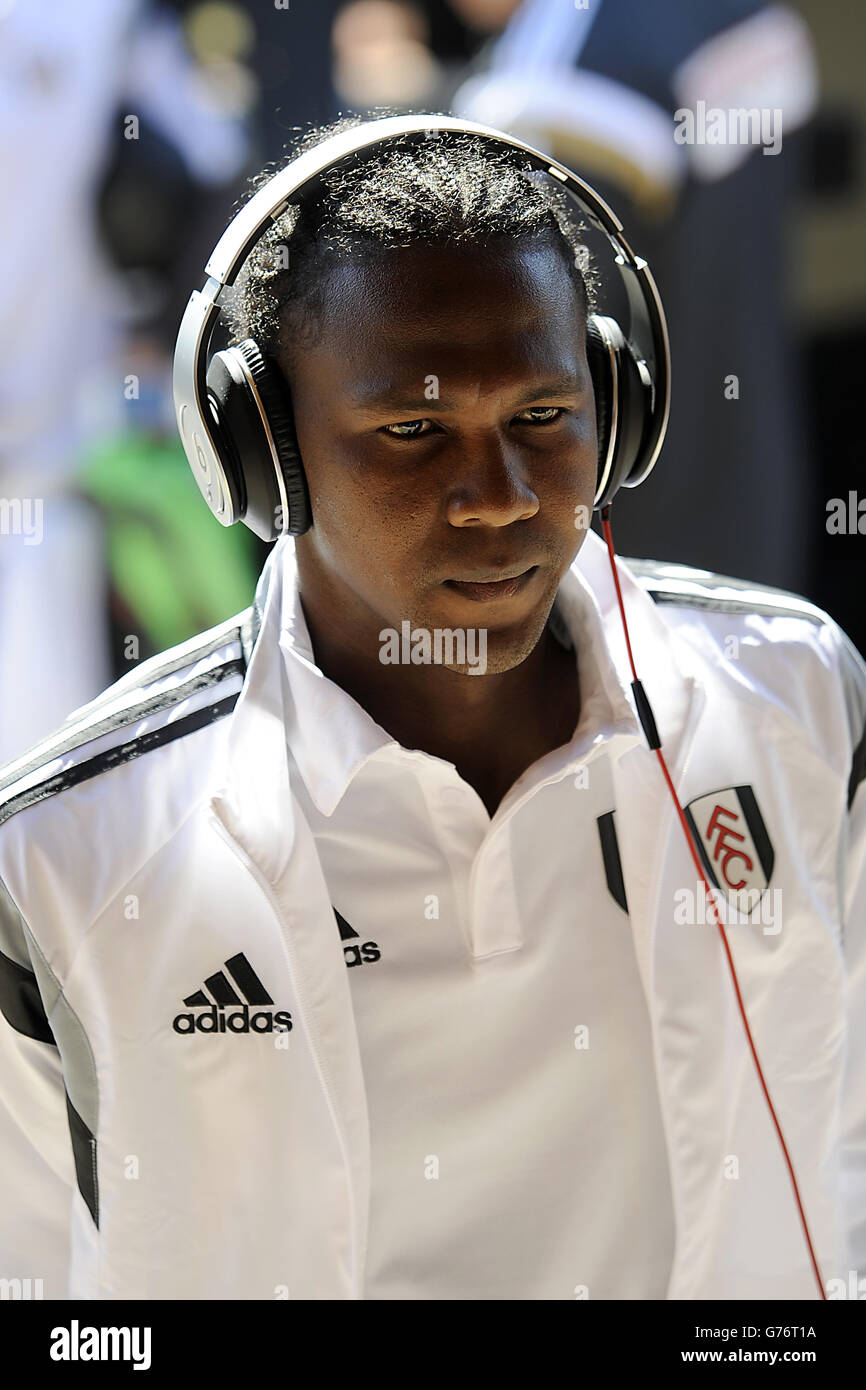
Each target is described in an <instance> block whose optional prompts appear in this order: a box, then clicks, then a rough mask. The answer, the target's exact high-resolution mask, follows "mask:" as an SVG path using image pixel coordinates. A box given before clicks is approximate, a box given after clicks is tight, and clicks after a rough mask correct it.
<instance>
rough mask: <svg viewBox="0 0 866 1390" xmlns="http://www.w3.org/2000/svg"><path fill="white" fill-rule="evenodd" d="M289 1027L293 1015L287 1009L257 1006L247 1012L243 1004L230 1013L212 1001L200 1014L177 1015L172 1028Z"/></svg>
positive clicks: (245, 1029) (257, 1030)
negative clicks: (254, 1010)
mask: <svg viewBox="0 0 866 1390" xmlns="http://www.w3.org/2000/svg"><path fill="white" fill-rule="evenodd" d="M291 1027H292V1015H291V1014H290V1013H289V1012H288V1010H287V1009H278V1010H277V1012H276V1013H273V1012H272V1011H271V1010H270V1009H258V1010H257V1011H256V1012H255V1013H254V1014H251V1013H250V1010H249V1006H248V1005H247V1004H244V1005H243V1006H242V1007H241V1008H240V1009H233V1010H232V1011H231V1013H228V1014H227V1013H225V1012H224V1011H223V1010H222V1009H219V1010H217V1007H216V1005H215V1004H213V1005H212V1006H211V1007H210V1008H209V1009H202V1011H201V1012H200V1013H195V1014H194V1013H186V1014H176V1015H175V1018H174V1022H173V1023H172V1028H173V1029H174V1031H175V1032H176V1033H195V1032H199V1033H288V1032H290V1031H291Z"/></svg>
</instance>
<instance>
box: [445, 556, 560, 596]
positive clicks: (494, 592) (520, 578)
mask: <svg viewBox="0 0 866 1390" xmlns="http://www.w3.org/2000/svg"><path fill="white" fill-rule="evenodd" d="M488 573H489V572H488ZM494 573H495V571H494ZM500 573H504V578H501V579H494V578H489V579H475V578H473V579H446V580H445V588H446V589H453V590H454V592H455V593H457V594H462V596H463V597H464V598H468V599H473V600H474V601H475V602H476V603H490V602H493V601H494V600H495V599H503V598H514V597H516V595H517V594H520V593H522V592H523V590H524V589H526V588H527V587H528V586H529V585H530V584H531V583H532V580H533V578H534V576H535V575H536V574H537V573H538V566H537V565H531V566H530V567H529V568H528V569H523V570H520V571H516V570H515V569H514V567H512V568H511V570H510V571H509V570H508V569H506V570H505V571H504V572H502V571H500Z"/></svg>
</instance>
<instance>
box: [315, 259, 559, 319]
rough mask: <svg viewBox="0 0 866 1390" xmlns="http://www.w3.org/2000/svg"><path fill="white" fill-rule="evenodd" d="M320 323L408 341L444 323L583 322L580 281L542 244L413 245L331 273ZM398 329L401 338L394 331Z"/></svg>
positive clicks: (324, 290) (324, 284)
mask: <svg viewBox="0 0 866 1390" xmlns="http://www.w3.org/2000/svg"><path fill="white" fill-rule="evenodd" d="M321 299H322V303H323V307H324V309H325V320H326V323H327V324H328V325H330V326H331V327H333V328H335V329H343V330H346V329H351V332H352V333H353V334H354V333H358V332H364V331H365V329H366V330H367V331H368V332H375V333H377V334H381V333H383V332H384V333H386V334H387V335H388V336H389V337H391V336H392V335H394V336H397V337H398V339H402V340H403V341H405V340H406V338H407V336H421V335H423V334H424V333H425V332H434V331H436V330H437V329H438V330H441V328H442V325H443V321H444V320H446V319H449V320H454V321H455V322H457V323H461V324H462V323H465V324H470V323H471V322H472V321H473V320H474V319H478V318H481V317H482V316H483V318H485V319H490V320H491V321H494V322H495V321H496V320H508V319H509V318H511V319H515V318H516V320H517V321H518V322H521V321H522V322H526V323H528V322H530V321H533V320H534V321H536V322H538V323H539V324H541V323H543V322H544V321H545V320H546V319H547V318H549V317H550V316H551V315H552V314H553V315H555V317H556V318H557V319H559V318H560V317H561V316H562V315H566V316H574V317H575V318H577V319H580V318H582V316H583V309H584V306H583V303H582V302H581V301H582V296H581V294H580V290H579V279H578V280H576V279H575V278H574V277H573V276H572V275H571V274H570V272H569V267H568V265H567V263H566V260H565V257H564V255H563V254H562V253H561V252H560V251H559V249H558V248H557V247H556V246H554V245H552V244H551V243H550V242H549V241H548V240H546V239H545V240H541V239H532V240H527V241H513V240H510V241H509V240H503V239H500V240H499V241H498V242H497V243H496V244H495V245H474V244H472V245H470V246H468V247H464V246H459V245H448V246H427V245H423V244H422V245H413V246H407V247H398V248H392V249H390V250H389V251H388V252H387V253H386V254H383V252H382V251H381V250H377V252H376V254H375V255H374V256H372V257H368V258H361V259H359V260H357V261H352V262H347V263H343V264H338V265H335V266H331V267H330V268H329V269H328V271H327V272H326V273H325V275H324V277H323V280H322V285H321ZM400 330H402V332H401V331H400Z"/></svg>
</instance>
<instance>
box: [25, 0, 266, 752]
mask: <svg viewBox="0 0 866 1390" xmlns="http://www.w3.org/2000/svg"><path fill="white" fill-rule="evenodd" d="M113 141H114V142H115V143H116V142H117V141H127V142H128V148H144V147H145V146H147V148H148V149H150V150H153V148H154V147H155V146H156V147H160V148H161V149H162V150H163V151H165V150H167V149H170V150H173V151H175V153H176V156H177V159H178V160H179V162H180V164H181V167H182V168H183V169H184V171H185V174H186V177H187V179H188V181H189V182H190V183H191V184H192V185H193V186H199V187H207V186H209V185H214V184H219V183H222V182H225V181H226V180H229V179H231V178H233V177H234V176H235V175H236V174H237V173H238V172H239V170H240V167H241V165H242V162H243V159H244V157H245V152H246V144H245V138H244V134H243V129H242V125H241V123H240V122H239V121H238V118H237V115H236V113H234V112H233V111H231V110H226V109H224V108H223V107H222V106H221V103H220V99H219V93H218V91H217V89H216V88H215V86H214V85H212V84H211V85H209V84H208V83H207V82H206V81H205V80H204V76H203V73H202V71H201V70H200V69H199V68H198V67H197V65H196V64H195V63H194V62H193V60H192V58H191V56H190V54H189V52H188V50H187V48H186V45H185V42H184V38H183V33H182V29H181V25H180V21H179V19H178V16H177V15H176V14H174V13H172V12H171V11H170V10H168V9H162V8H159V7H156V6H151V5H148V4H145V3H142V0H81V3H78V4H76V5H75V6H74V7H73V6H67V7H59V8H54V7H52V9H51V11H50V12H49V11H47V10H46V9H45V8H44V7H41V6H34V5H25V4H24V3H21V0H0V151H2V154H0V158H2V174H3V185H4V187H5V188H6V189H7V197H8V204H7V213H6V216H5V218H4V221H3V229H2V237H3V249H4V261H5V265H6V271H7V273H6V274H5V275H4V277H3V283H2V287H0V324H2V338H3V341H4V342H5V344H6V347H5V349H4V353H5V359H6V360H5V362H4V363H3V368H2V371H0V761H2V760H5V759H7V758H9V757H11V756H12V755H13V754H15V753H18V752H20V751H22V749H24V748H25V747H27V746H28V745H30V744H32V743H33V742H34V741H35V740H36V739H37V738H38V737H39V736H40V735H42V734H44V733H46V732H47V731H48V730H49V729H50V728H52V727H54V726H55V725H56V724H57V723H58V722H59V721H60V720H61V719H62V718H64V717H65V716H66V715H67V714H68V713H69V712H70V711H71V710H72V709H74V708H75V707H77V706H79V705H81V704H82V703H83V702H85V701H86V700H89V699H91V698H93V697H94V696H95V695H96V694H97V693H98V691H99V690H100V689H102V688H103V686H104V685H105V682H106V680H107V679H108V678H109V677H110V674H111V653H110V644H109V627H108V621H107V576H106V572H105V560H104V553H103V550H104V532H103V525H102V520H101V516H100V510H99V507H98V506H94V503H93V500H92V498H88V497H87V496H86V495H85V491H84V489H83V488H82V487H81V486H79V484H80V482H81V471H82V461H83V460H84V459H85V458H86V456H87V455H88V452H89V451H90V450H92V449H93V448H94V446H95V445H96V443H97V442H98V441H99V440H101V439H102V438H103V437H104V436H106V435H108V434H110V433H111V432H112V431H113V430H116V429H118V428H122V427H124V425H125V424H128V420H126V419H125V417H124V405H125V399H126V400H128V399H129V398H130V393H129V390H126V396H125V387H127V388H128V386H129V383H130V382H132V381H135V383H136V386H135V389H136V390H138V384H139V374H138V372H137V371H136V366H137V365H138V363H137V357H136V353H135V352H134V351H132V350H129V349H127V347H126V346H125V334H126V331H127V325H128V323H129V322H130V321H134V319H135V317H136V313H137V312H139V311H140V305H138V304H136V301H135V296H134V295H133V296H132V297H130V287H129V285H128V284H125V283H123V282H122V280H121V279H120V278H119V277H118V275H117V272H116V269H115V267H114V266H113V264H112V250H113V248H111V247H109V246H108V245H107V244H106V238H105V231H106V224H105V220H104V217H103V216H102V212H103V211H104V209H103V208H102V207H101V205H100V199H101V194H102V192H103V191H104V184H105V178H106V170H107V167H108V166H110V164H111V162H112V142H113ZM139 141H140V142H141V145H140V146H138V145H137V143H136V142H139ZM158 182H159V181H158V179H157V180H156V186H158ZM148 207H149V210H150V215H151V216H153V217H157V215H158V210H159V209H158V205H157V204H156V203H150V204H148ZM145 212H146V214H147V207H146V209H145ZM141 234H142V235H143V236H146V234H147V228H146V227H142V228H141ZM146 356H147V354H146V352H145V354H144V360H146ZM144 379H145V381H146V380H147V373H146V372H145V373H144ZM141 399H142V397H141V393H140V392H139V394H138V401H141Z"/></svg>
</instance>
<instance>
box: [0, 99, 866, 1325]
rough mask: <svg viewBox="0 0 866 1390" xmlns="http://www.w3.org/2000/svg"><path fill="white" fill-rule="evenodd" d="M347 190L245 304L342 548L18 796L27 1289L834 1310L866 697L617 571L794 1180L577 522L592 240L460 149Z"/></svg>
mask: <svg viewBox="0 0 866 1390" xmlns="http://www.w3.org/2000/svg"><path fill="white" fill-rule="evenodd" d="M350 124H351V122H350ZM321 135H322V132H317V133H314V135H313V136H312V137H308V143H309V144H312V143H315V142H316V141H317V140H318V139H320V138H321ZM322 182H323V188H322V191H321V194H320V196H318V197H317V198H316V199H315V200H310V202H309V204H308V205H302V206H301V208H300V210H298V209H297V208H294V207H292V208H290V209H288V210H287V212H286V214H285V217H284V218H283V219H279V218H278V219H277V221H276V223H275V224H274V226H273V228H272V229H271V231H269V232H268V233H267V234H266V235H265V236H264V237H262V238H261V240H260V242H259V244H258V246H257V247H256V248H255V250H254V251H253V252H252V253H251V255H250V259H249V262H248V265H247V270H246V273H245V276H244V278H243V281H242V283H241V286H240V287H239V290H238V293H237V295H236V297H235V303H234V305H233V310H232V312H233V317H234V335H235V338H236V339H237V340H241V339H246V338H247V337H249V336H253V337H254V338H255V340H256V342H257V343H258V344H259V346H260V348H261V349H262V352H263V353H264V354H265V355H266V356H267V358H268V359H269V360H271V361H272V363H273V364H275V365H276V367H277V368H278V370H279V372H280V373H281V377H282V379H283V380H284V382H285V387H286V391H288V390H289V388H290V389H291V399H292V406H293V414H294V428H295V431H296V435H297V446H298V449H299V452H300V456H301V458H302V459H303V464H304V469H305V474H306V484H307V488H308V492H309V501H310V504H311V509H312V517H313V524H312V526H311V527H310V529H309V530H307V531H306V532H305V533H304V534H302V535H299V536H298V538H297V540H292V539H291V538H290V537H286V538H284V539H283V540H281V541H280V542H279V543H278V545H277V546H276V547H275V549H274V551H273V552H272V554H271V556H270V558H269V561H268V564H267V566H266V568H265V572H264V574H263V576H262V580H261V582H260V585H259V589H258V592H257V597H256V603H255V604H254V606H253V608H252V609H251V610H249V611H248V612H247V613H246V614H243V615H239V617H238V618H237V619H236V620H233V621H231V622H229V623H227V624H224V625H223V626H222V627H220V628H218V629H215V630H213V631H212V632H210V633H206V634H203V636H202V637H201V638H198V639H194V640H193V641H191V642H189V643H186V644H184V646H182V647H180V648H176V649H174V650H173V651H171V652H169V653H165V654H164V655H163V656H162V657H160V658H156V659H154V660H153V661H151V662H148V663H146V664H145V665H144V666H142V667H140V668H139V669H138V670H137V671H136V672H134V673H131V674H130V676H129V677H127V678H126V679H125V680H124V681H121V682H120V683H119V684H118V685H116V686H115V687H113V688H112V690H110V691H109V692H107V693H106V695H104V696H103V697H102V699H101V700H100V701H97V702H96V703H95V704H93V705H91V706H89V707H87V708H86V709H85V710H83V711H79V713H78V714H77V715H76V716H74V717H73V718H72V719H71V720H69V721H67V724H66V725H65V726H64V727H63V729H61V730H60V731H59V732H58V734H57V735H56V736H55V738H54V739H53V740H49V741H48V742H47V743H46V744H45V745H43V746H41V747H40V748H38V749H36V750H35V751H34V752H33V753H32V755H31V756H30V757H29V758H28V759H23V760H20V761H19V762H18V763H17V764H14V765H11V766H10V767H9V768H7V769H6V772H5V774H4V777H3V779H2V782H0V786H2V791H0V821H2V824H0V881H2V883H3V884H4V885H5V886H4V888H3V889H2V898H0V901H2V912H0V923H2V930H3V944H2V950H3V953H4V959H3V961H2V962H0V964H2V965H3V974H2V991H0V1000H2V1004H3V1013H4V1015H5V1019H4V1020H3V1021H2V1026H3V1032H2V1046H3V1052H4V1064H3V1070H2V1093H0V1099H2V1114H0V1122H2V1124H0V1155H2V1165H3V1168H2V1180H3V1190H4V1192H5V1193H6V1194H7V1197H8V1200H9V1203H10V1205H8V1206H7V1208H6V1210H5V1211H4V1215H3V1219H2V1224H0V1273H2V1274H3V1275H5V1276H6V1277H18V1278H22V1279H23V1278H26V1277H30V1276H35V1275H37V1274H38V1275H39V1276H40V1277H42V1278H43V1279H45V1281H46V1294H47V1296H54V1297H57V1296H65V1295H67V1294H68V1295H70V1296H73V1297H93V1298H134V1297H160V1298H249V1299H262V1298H284V1297H289V1298H337V1299H342V1298H363V1299H454V1298H456V1299H485V1298H496V1299H499V1298H520V1299H573V1298H587V1297H589V1298H591V1299H599V1298H608V1299H654V1298H665V1297H667V1298H671V1299H683V1298H685V1299H704V1298H712V1297H723V1298H803V1297H810V1298H814V1297H819V1296H825V1295H826V1294H827V1293H828V1292H830V1293H832V1287H835V1285H833V1286H832V1287H831V1286H829V1281H831V1280H838V1279H843V1280H844V1279H845V1278H847V1274H848V1271H849V1269H850V1268H855V1269H856V1268H857V1266H858V1263H859V1262H860V1261H862V1259H863V1258H864V1244H866V1165H864V1159H863V1152H864V1127H866V1105H864V1097H863V1093H862V1081H860V1079H859V1071H861V1070H862V1069H858V1062H859V1061H860V1060H862V1056H863V1046H864V1033H863V1030H864V1022H863V1020H864V1008H863V998H862V990H863V972H864V959H866V953H864V942H863V932H864V911H863V908H864V903H863V896H864V867H863V861H864V846H866V826H864V817H866V793H864V791H863V788H862V779H863V772H864V768H863V747H864V745H863V743H862V734H863V727H864V722H866V670H864V668H863V665H862V663H861V661H860V659H859V657H858V656H857V654H856V653H855V652H854V651H853V649H852V648H851V647H850V644H848V643H847V641H846V639H845V638H844V636H843V634H841V633H840V632H839V630H838V628H836V626H835V625H834V624H833V623H832V621H831V620H830V619H829V618H828V617H827V616H826V615H824V614H822V613H820V612H819V611H818V610H816V609H814V608H813V607H812V606H811V605H809V604H807V603H805V602H804V601H802V600H800V599H797V598H795V597H792V596H789V595H783V594H782V595H780V594H779V593H778V592H776V591H770V590H761V591H756V590H752V589H750V588H749V587H748V586H739V587H738V585H737V583H736V581H729V580H724V579H720V578H719V577H718V576H713V575H709V574H707V573H706V572H703V571H692V570H686V569H683V568H681V567H678V566H664V565H656V564H649V565H647V564H646V563H644V564H642V565H641V566H638V567H637V568H636V570H635V571H634V572H631V571H630V570H629V568H628V566H627V565H625V564H623V563H622V562H619V564H618V567H617V581H618V584H619V587H620V589H621V591H622V596H623V600H624V604H625V609H626V612H627V615H628V622H629V632H630V636H631V646H632V648H633V651H634V654H635V657H636V660H637V663H638V666H639V668H640V670H641V674H642V676H643V679H644V683H645V686H646V690H647V693H648V695H649V698H650V699H651V701H652V707H653V712H654V715H655V718H656V721H657V723H658V727H659V731H660V733H661V736H662V739H663V744H664V750H665V756H666V760H667V765H668V767H669V768H670V771H671V776H672V778H673V780H674V782H675V784H676V787H677V791H678V794H679V798H680V801H681V802H682V804H683V805H684V806H687V807H688V808H689V809H688V814H689V817H690V819H691V821H692V824H693V826H694V827H695V828H696V833H697V834H698V836H699V840H700V843H701V844H702V846H703V851H704V858H705V860H706V864H707V872H708V874H710V875H711V876H712V877H713V882H714V884H716V885H718V888H719V891H718V893H717V895H716V896H715V897H713V898H712V899H711V902H717V903H718V905H719V910H720V911H723V912H728V911H730V912H731V914H732V916H731V919H730V924H729V925H728V926H727V942H728V946H729V948H730V950H731V953H732V956H733V958H734V959H735V963H736V969H737V976H738V980H739V986H738V987H739V989H740V990H741V992H742V995H743V1000H744V1005H745V1010H746V1013H747V1015H748V1022H749V1025H750V1030H751V1031H750V1035H749V1036H750V1037H753V1039H754V1044H755V1046H756V1049H757V1053H758V1055H759V1056H760V1059H761V1063H762V1067H763V1071H762V1076H763V1077H764V1078H765V1079H766V1083H767V1085H768V1087H769V1092H770V1094H771V1096H772V1100H773V1103H774V1106H775V1109H774V1112H773V1113H774V1114H777V1115H778V1117H779V1121H780V1124H781V1129H782V1131H783V1134H784V1139H785V1143H786V1147H785V1149H784V1150H783V1149H782V1146H781V1144H780V1143H779V1142H778V1136H777V1133H776V1129H775V1128H774V1124H773V1120H772V1117H771V1114H770V1112H769V1109H768V1106H767V1102H766V1097H765V1094H764V1091H763V1087H762V1083H761V1079H760V1078H759V1076H758V1074H757V1071H756V1068H755V1067H754V1066H753V1059H752V1056H751V1055H750V1050H749V1045H748V1041H747V1035H746V1033H745V1030H744V1027H743V1022H742V1018H741V1015H740V1013H739V1011H738V1002H737V998H736V996H735V992H734V990H733V988H732V981H731V978H730V974H729V971H728V966H727V964H726V959H725V953H724V949H723V943H722V941H721V940H720V937H719V930H718V928H717V926H716V924H715V919H714V915H713V910H712V907H708V906H707V903H706V902H705V901H703V900H702V899H701V894H700V892H698V891H697V889H698V885H697V883H696V875H695V868H694V865H693V863H692V860H691V857H690V852H689V845H688V842H687V841H686V839H685V837H684V835H683V832H682V827H681V825H680V823H679V820H678V817H677V814H676V809H675V807H674V806H673V803H672V800H671V797H670V795H669V792H668V789H667V787H666V786H665V784H664V780H663V778H662V776H661V774H660V770H659V766H658V763H657V758H656V755H655V754H654V753H653V752H651V751H650V750H649V749H648V748H647V746H646V742H645V739H644V735H643V733H642V729H641V724H640V723H639V722H638V718H637V717H636V710H635V707H634V704H633V702H632V696H631V694H630V691H629V685H630V683H631V678H630V675H629V673H628V661H627V656H626V649H625V643H624V638H623V630H622V628H621V626H620V620H619V616H618V611H617V606H616V605H617V595H616V588H615V585H614V583H613V579H612V575H611V570H610V568H609V567H608V566H609V562H608V556H607V555H606V553H605V548H604V546H603V545H602V544H601V542H600V541H599V540H598V538H597V537H595V536H594V535H592V534H591V533H588V532H587V529H586V527H585V526H579V525H578V526H576V525H575V519H576V518H580V517H581V516H582V515H585V514H586V513H587V511H588V510H590V509H591V507H592V501H593V497H594V495H595V487H596V474H597V471H598V463H597V438H596V433H597V430H596V413H595V411H596V403H595V401H594V399H593V389H592V380H591V377H590V373H589V370H588V365H587V352H586V327H585V320H586V312H587V308H588V307H591V306H592V303H593V300H592V283H591V280H590V283H589V285H588V286H587V284H586V283H585V281H584V279H583V277H582V276H581V275H580V273H579V272H578V270H577V263H578V262H579V257H577V256H576V254H575V244H576V243H575V239H574V238H575V233H574V230H573V228H572V227H570V226H569V224H568V223H567V221H566V220H565V219H564V216H563V215H562V208H561V206H560V203H559V202H558V200H557V199H556V198H555V197H554V195H553V194H552V193H550V192H549V191H547V190H546V188H544V187H543V186H542V185H541V184H540V183H539V181H538V180H533V179H531V178H529V177H527V176H526V175H525V174H524V172H523V171H522V169H521V168H519V167H518V164H517V163H516V162H515V161H513V160H509V159H508V158H505V157H503V156H502V155H501V154H500V155H495V154H492V153H491V152H490V151H489V149H488V148H486V147H485V145H484V142H483V141H478V140H476V139H474V138H472V137H461V139H460V140H443V141H431V142H429V143H427V142H421V143H420V145H419V144H415V145H409V144H405V143H404V144H403V145H401V144H400V142H399V141H394V142H393V143H391V144H390V145H388V146H387V147H384V148H383V149H382V151H381V152H380V153H379V154H378V155H377V156H376V157H375V158H373V159H372V160H368V161H367V162H366V163H365V164H364V165H362V166H361V167H360V168H353V169H351V170H349V169H343V170H341V171H337V172H335V173H334V174H333V176H328V177H325V178H323V181H322ZM281 249H283V250H287V251H288V255H282V254H280V253H281ZM647 590H648V591H649V592H647ZM654 600H655V601H654ZM437 633H438V634H439V640H440V648H439V657H438V658H437V656H436V646H435V643H436V641H437ZM455 633H457V634H458V635H459V634H461V633H462V634H463V636H464V639H465V641H464V645H463V649H462V650H460V649H459V646H458V647H457V648H454V647H452V649H451V650H450V652H445V649H444V643H445V640H446V638H445V634H451V638H450V639H448V640H451V639H453V636H454V634H455ZM407 646H408V648H409V650H408V655H407ZM744 887H746V888H747V889H748V891H749V892H750V893H752V894H753V897H752V899H750V909H749V911H748V912H747V913H746V912H743V913H742V914H741V915H738V912H737V911H735V908H736V907H737V905H738V904H741V903H742V901H743V900H742V896H741V893H742V890H743V888H744ZM738 895H740V896H738ZM858 1088H859V1089H858ZM70 1140H71V1142H70ZM788 1157H790V1162H791V1164H792V1168H793V1170H794V1172H795V1175H796V1180H797V1189H796V1193H795V1191H794V1187H793V1184H792V1181H791V1176H790V1170H789V1168H788V1166H787V1159H788ZM798 1202H801V1204H802V1206H803V1209H804V1213H805V1222H806V1223H807V1224H808V1231H809V1241H808V1242H807V1240H806V1238H805V1231H804V1222H803V1221H801V1219H800V1216H799V1213H798V1206H797V1203H798ZM816 1272H817V1273H818V1274H819V1277H820V1279H821V1281H822V1284H821V1286H818V1287H816V1282H815V1279H816ZM824 1284H827V1285H828V1287H826V1288H825V1287H824ZM846 1287H847V1285H846Z"/></svg>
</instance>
